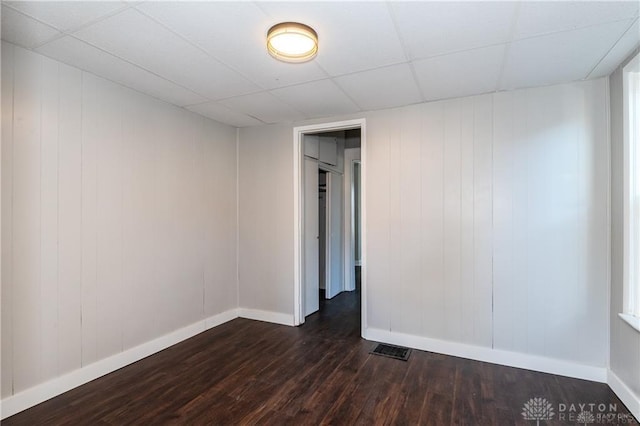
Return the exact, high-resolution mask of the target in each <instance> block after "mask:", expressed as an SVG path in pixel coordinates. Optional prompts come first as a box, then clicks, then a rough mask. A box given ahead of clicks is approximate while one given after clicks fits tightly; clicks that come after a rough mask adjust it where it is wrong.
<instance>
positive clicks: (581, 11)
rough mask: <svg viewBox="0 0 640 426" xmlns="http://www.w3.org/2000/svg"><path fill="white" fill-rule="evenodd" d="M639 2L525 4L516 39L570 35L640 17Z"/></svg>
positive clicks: (522, 8)
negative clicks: (556, 34) (557, 33)
mask: <svg viewBox="0 0 640 426" xmlns="http://www.w3.org/2000/svg"><path fill="white" fill-rule="evenodd" d="M639 4H640V2H637V1H562V2H561V1H546V2H545V1H542V2H540V1H531V2H529V1H525V2H522V4H521V6H520V13H519V17H518V24H517V26H516V30H515V33H514V38H515V39H520V38H525V37H531V36H535V35H541V34H547V33H552V32H556V31H568V30H574V29H577V28H582V27H587V26H590V25H594V24H601V23H605V22H611V21H618V20H623V19H630V18H633V17H636V16H638V5H639Z"/></svg>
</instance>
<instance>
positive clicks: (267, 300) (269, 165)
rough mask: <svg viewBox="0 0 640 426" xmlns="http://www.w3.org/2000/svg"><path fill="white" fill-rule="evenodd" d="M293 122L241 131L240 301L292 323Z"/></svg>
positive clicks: (243, 306)
mask: <svg viewBox="0 0 640 426" xmlns="http://www.w3.org/2000/svg"><path fill="white" fill-rule="evenodd" d="M292 135H293V133H292V127H290V126H286V125H274V126H260V127H250V128H244V129H240V131H239V141H240V146H239V150H238V153H239V164H238V182H239V195H238V197H239V207H238V212H239V217H238V219H239V239H238V240H239V257H238V260H239V264H238V279H239V288H240V291H239V305H240V309H241V312H243V311H247V310H249V311H260V312H263V313H264V315H262V316H261V313H260V312H258V313H256V315H254V317H257V318H264V319H267V318H273V316H270V314H271V313H277V314H280V315H279V316H278V318H280V319H282V320H283V321H282V322H288V323H289V324H293V273H294V272H293V247H294V246H293V229H294V226H293V207H294V206H293V149H292V138H293V136H292ZM254 313H255V312H254Z"/></svg>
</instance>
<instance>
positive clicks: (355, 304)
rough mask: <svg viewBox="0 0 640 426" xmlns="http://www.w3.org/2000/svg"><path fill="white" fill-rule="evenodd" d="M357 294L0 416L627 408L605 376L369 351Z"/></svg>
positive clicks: (385, 414) (226, 334)
mask: <svg viewBox="0 0 640 426" xmlns="http://www.w3.org/2000/svg"><path fill="white" fill-rule="evenodd" d="M359 297H360V295H359V294H358V293H356V292H354V293H343V294H341V295H339V296H337V297H336V298H334V299H332V300H329V301H323V302H322V309H321V311H320V312H319V313H317V314H314V315H312V316H310V317H309V318H308V319H307V322H306V324H305V325H304V326H302V327H297V328H293V327H286V326H279V325H274V324H268V323H264V322H259V321H250V320H245V319H236V320H233V321H231V322H228V323H226V324H224V325H221V326H219V327H216V328H214V329H211V330H209V331H207V332H204V333H202V334H199V335H198V336H195V337H193V338H191V339H189V340H187V341H185V342H182V343H180V344H178V345H175V346H173V347H171V348H169V349H166V350H164V351H162V352H160V353H158V354H156V355H153V356H151V357H148V358H146V359H144V360H141V361H139V362H137V363H135V364H132V365H130V366H127V367H125V368H122V369H120V370H118V371H116V372H114V373H111V374H109V375H107V376H105V377H102V378H100V379H98V380H95V381H93V382H91V383H88V384H86V385H84V386H81V387H79V388H76V389H74V390H71V391H69V392H67V393H65V394H63V395H60V396H58V397H56V398H54V399H52V400H49V401H47V402H44V403H42V404H40V405H38V406H36V407H33V408H31V409H29V410H26V411H24V412H22V413H19V414H17V415H15V416H13V417H10V418H9V419H7V420H5V421H4V422H3V425H7V426H9V425H40V424H47V425H49V424H52V425H57V424H69V425H85V424H86V425H130V424H151V425H158V424H180V425H201V424H221V425H235V424H275V425H280V424H295V425H308V424H311V425H313V424H321V423H322V424H347V425H351V424H366V425H372V424H397V425H414V424H432V425H451V424H456V425H462V424H465V425H492V424H496V425H510V424H522V425H532V424H536V422H535V421H525V420H524V419H523V418H522V415H521V413H522V411H523V404H524V403H525V402H526V401H528V400H529V399H530V398H533V397H543V398H546V399H547V400H548V401H549V402H551V403H552V404H553V405H554V406H555V407H556V409H555V412H556V415H555V416H554V418H553V420H552V421H543V422H540V424H545V425H549V424H574V425H575V424H578V423H577V421H576V416H577V415H578V414H579V411H578V412H574V413H573V416H574V417H573V420H571V418H569V417H567V416H568V414H570V413H565V414H567V416H565V420H564V421H560V420H559V418H558V415H559V414H560V413H558V408H557V407H558V404H559V403H566V404H569V403H575V404H577V403H606V404H607V405H608V404H610V403H613V404H616V407H617V412H616V413H615V414H616V415H617V416H620V415H625V414H626V415H628V410H627V409H626V408H625V407H624V405H623V404H622V403H621V402H620V400H618V398H617V397H616V396H615V395H614V394H613V392H612V391H611V390H610V389H609V388H608V387H607V386H606V385H604V384H600V383H594V382H588V381H584V380H576V379H569V378H565V377H559V376H553V375H550V374H543V373H535V372H531V371H527V370H520V369H516V368H509V367H502V366H496V365H492V364H487V363H482V362H477V361H470V360H465V359H462V358H455V357H450V356H444V355H438V354H434V353H428V352H421V351H415V350H414V351H413V353H412V354H411V357H410V359H409V361H408V362H403V361H397V360H393V359H389V358H384V357H380V356H375V355H370V354H369V350H370V349H371V348H372V346H373V343H372V342H367V341H364V340H362V339H361V338H360V304H359ZM595 414H597V413H595ZM617 418H619V417H617ZM631 419H632V417H628V418H627V424H628V422H629V421H631ZM617 423H620V424H622V423H623V422H622V421H619V420H616V421H615V422H610V424H617Z"/></svg>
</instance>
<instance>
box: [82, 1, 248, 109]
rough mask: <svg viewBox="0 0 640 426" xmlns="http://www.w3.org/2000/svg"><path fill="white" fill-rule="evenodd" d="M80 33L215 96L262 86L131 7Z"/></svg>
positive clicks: (242, 91)
mask: <svg viewBox="0 0 640 426" xmlns="http://www.w3.org/2000/svg"><path fill="white" fill-rule="evenodd" d="M76 35H77V36H78V37H79V38H81V39H83V40H85V41H87V42H89V43H91V44H93V45H96V46H98V47H100V48H102V49H104V50H106V51H108V52H110V53H112V54H114V55H116V56H119V57H121V58H123V59H126V60H128V61H130V62H133V63H135V64H137V65H140V66H142V67H143V68H145V69H147V70H149V71H152V72H154V73H155V74H158V75H161V76H162V77H165V78H167V79H168V80H171V81H173V82H175V83H177V84H179V85H181V86H183V87H187V88H189V89H191V90H193V91H194V92H196V93H198V94H199V95H201V96H204V97H207V98H208V99H211V100H216V99H221V98H226V97H232V96H238V95H240V94H245V93H250V92H253V91H256V90H259V88H258V87H257V86H256V85H254V84H253V83H251V82H250V81H248V80H246V79H245V78H244V77H242V76H241V75H239V74H238V73H236V72H234V71H232V70H231V69H229V68H228V67H226V66H224V65H222V64H221V63H219V62H218V61H216V60H215V59H213V58H211V57H210V56H209V55H207V54H205V53H204V52H203V51H202V50H200V49H198V48H196V47H194V46H192V45H191V44H189V43H188V42H186V41H184V40H183V39H181V38H180V37H178V36H177V35H175V34H174V33H172V32H171V31H169V30H167V29H166V28H164V27H163V26H162V25H160V24H158V23H156V22H154V21H152V20H151V19H149V18H147V17H146V16H144V15H142V14H141V13H140V12H138V11H136V10H135V9H127V10H126V11H124V12H121V13H119V14H117V15H114V16H112V17H110V18H107V19H105V20H103V21H100V22H98V23H97V24H94V25H91V26H89V27H87V28H84V29H82V30H80V31H78V32H77V33H76Z"/></svg>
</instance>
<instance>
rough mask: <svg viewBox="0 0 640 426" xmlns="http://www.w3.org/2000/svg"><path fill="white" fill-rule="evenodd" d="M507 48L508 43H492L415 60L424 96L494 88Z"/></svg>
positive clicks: (448, 95)
mask: <svg viewBox="0 0 640 426" xmlns="http://www.w3.org/2000/svg"><path fill="white" fill-rule="evenodd" d="M504 50H505V45H500V46H490V47H483V48H480V49H474V50H468V51H466V52H458V53H452V54H450V55H443V56H436V57H434V58H428V59H422V60H419V61H416V62H414V68H415V71H416V78H417V79H418V84H420V88H421V89H422V94H423V95H424V97H425V100H435V99H448V98H456V97H460V96H468V95H478V94H481V93H487V92H493V91H495V90H496V87H497V84H498V78H499V75H500V68H501V65H502V60H503V57H504Z"/></svg>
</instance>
